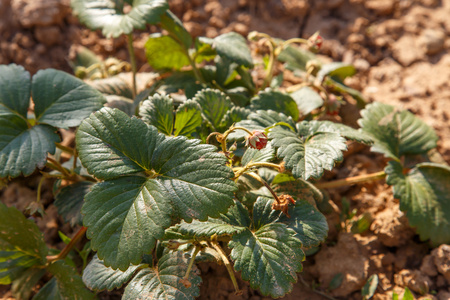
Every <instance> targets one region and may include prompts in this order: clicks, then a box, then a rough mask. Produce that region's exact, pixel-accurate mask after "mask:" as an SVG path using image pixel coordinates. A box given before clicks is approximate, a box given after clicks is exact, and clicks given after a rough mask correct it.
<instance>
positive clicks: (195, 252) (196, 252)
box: [184, 247, 200, 280]
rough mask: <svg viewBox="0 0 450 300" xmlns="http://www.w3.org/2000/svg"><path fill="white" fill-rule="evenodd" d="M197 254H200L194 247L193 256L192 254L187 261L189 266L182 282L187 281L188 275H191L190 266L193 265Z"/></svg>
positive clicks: (197, 248)
mask: <svg viewBox="0 0 450 300" xmlns="http://www.w3.org/2000/svg"><path fill="white" fill-rule="evenodd" d="M199 252H200V247H195V250H194V254H192V257H191V260H190V261H189V265H188V268H187V270H186V274H185V275H184V280H188V278H189V273H191V270H192V266H193V265H194V262H195V257H196V256H197V254H198V253H199Z"/></svg>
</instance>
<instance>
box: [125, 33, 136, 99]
mask: <svg viewBox="0 0 450 300" xmlns="http://www.w3.org/2000/svg"><path fill="white" fill-rule="evenodd" d="M127 39H128V53H129V54H130V63H131V71H132V72H133V99H134V98H135V97H136V91H137V88H136V56H135V53H134V47H133V33H129V34H127Z"/></svg>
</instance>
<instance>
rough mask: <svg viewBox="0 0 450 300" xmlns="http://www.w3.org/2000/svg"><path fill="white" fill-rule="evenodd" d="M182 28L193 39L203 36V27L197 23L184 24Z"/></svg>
mask: <svg viewBox="0 0 450 300" xmlns="http://www.w3.org/2000/svg"><path fill="white" fill-rule="evenodd" d="M184 27H185V28H186V30H187V31H188V32H189V33H190V34H191V35H192V36H194V37H197V36H201V35H203V32H204V31H203V26H202V25H201V24H199V23H197V22H186V23H184Z"/></svg>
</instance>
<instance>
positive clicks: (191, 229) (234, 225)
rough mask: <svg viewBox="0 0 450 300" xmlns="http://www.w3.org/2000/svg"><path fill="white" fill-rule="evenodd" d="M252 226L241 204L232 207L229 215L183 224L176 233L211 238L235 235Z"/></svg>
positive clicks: (237, 203)
mask: <svg viewBox="0 0 450 300" xmlns="http://www.w3.org/2000/svg"><path fill="white" fill-rule="evenodd" d="M248 226H250V217H249V215H248V212H247V210H246V209H245V207H244V206H243V205H242V204H241V203H240V202H239V201H235V204H234V205H233V206H231V207H230V209H229V210H228V212H227V213H225V214H221V216H220V217H219V218H209V219H208V221H206V222H200V221H197V220H194V221H192V223H185V222H183V223H181V224H180V225H178V226H177V228H176V231H178V232H179V233H181V234H183V235H187V236H192V237H202V236H206V237H211V236H213V235H214V234H216V235H218V236H221V235H234V234H237V233H240V232H242V231H244V230H245V229H246V228H247V227H248Z"/></svg>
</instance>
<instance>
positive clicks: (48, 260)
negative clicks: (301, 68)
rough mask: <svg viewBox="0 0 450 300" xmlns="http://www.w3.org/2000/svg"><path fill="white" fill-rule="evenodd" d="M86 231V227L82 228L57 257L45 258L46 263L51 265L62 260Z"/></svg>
mask: <svg viewBox="0 0 450 300" xmlns="http://www.w3.org/2000/svg"><path fill="white" fill-rule="evenodd" d="M86 231H87V227H84V226H82V227H81V228H80V229H79V230H78V232H77V233H76V234H75V236H74V237H73V238H72V239H71V240H70V242H69V243H68V244H67V245H66V246H65V247H64V249H62V251H61V252H60V253H59V254H57V255H51V256H47V263H48V264H49V263H51V262H54V261H57V260H60V259H64V258H65V257H66V256H67V254H69V252H70V251H71V250H72V249H73V247H75V245H76V244H77V243H78V241H79V240H81V238H82V237H83V236H84V234H85V233H86Z"/></svg>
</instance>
